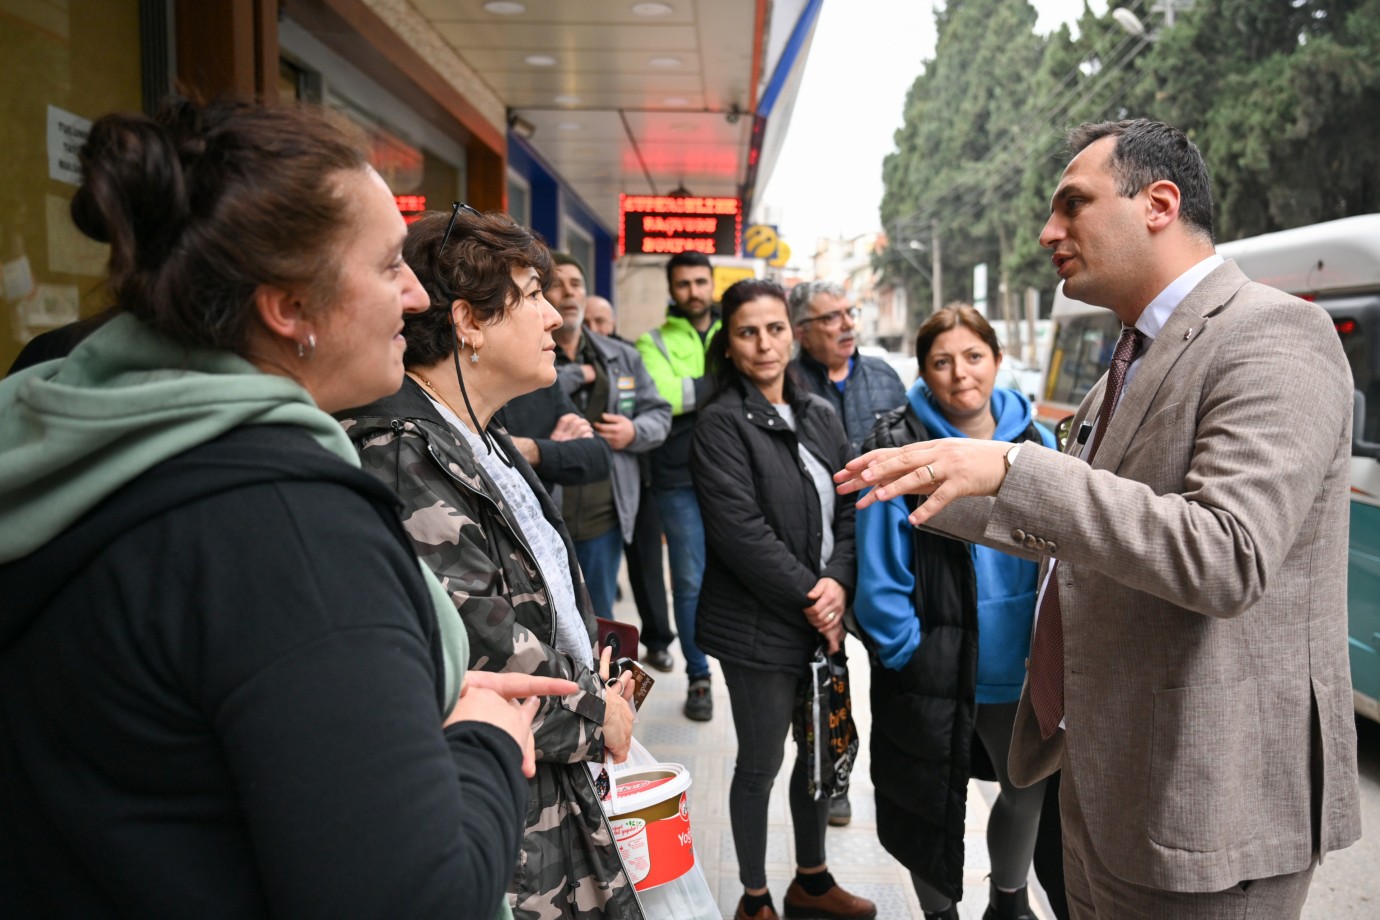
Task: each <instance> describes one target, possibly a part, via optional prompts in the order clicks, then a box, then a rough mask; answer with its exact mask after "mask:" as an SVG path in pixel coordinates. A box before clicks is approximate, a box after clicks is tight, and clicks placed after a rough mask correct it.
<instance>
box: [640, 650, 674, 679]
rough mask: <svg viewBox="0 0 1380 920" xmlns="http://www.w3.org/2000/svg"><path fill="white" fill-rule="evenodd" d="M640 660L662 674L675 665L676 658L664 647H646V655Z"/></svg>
mask: <svg viewBox="0 0 1380 920" xmlns="http://www.w3.org/2000/svg"><path fill="white" fill-rule="evenodd" d="M642 660H643V661H645V662H647V664H649V665H651V666H652V667H654V668H656V669H657V670H658V671H660V672H662V673H663V674H665V673H666V672H668V671H670V670H671V669H672V668H674V667H675V666H676V660H675V659H674V658H672V657H671V653H670V652H668V651H666V649H664V648H649V649H647V657H646V658H643V659H642Z"/></svg>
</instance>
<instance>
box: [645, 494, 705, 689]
mask: <svg viewBox="0 0 1380 920" xmlns="http://www.w3.org/2000/svg"><path fill="white" fill-rule="evenodd" d="M652 494H653V495H655V496H656V503H657V507H658V509H659V510H660V511H661V526H662V529H663V530H664V531H665V533H666V548H667V550H668V551H669V552H670V554H671V595H672V602H671V609H672V610H674V611H675V615H676V632H678V633H680V650H681V653H682V654H683V655H685V673H686V674H687V675H688V676H689V678H690V679H691V680H694V679H695V678H697V677H708V676H709V659H708V658H706V657H705V656H704V652H702V651H700V647H699V646H698V645H696V644H695V612H696V611H697V610H698V609H699V606H700V582H701V581H702V580H703V579H704V521H703V520H701V518H700V503H699V501H697V500H696V498H695V490H694V489H692V488H690V487H689V486H686V487H684V488H680V489H653V490H652Z"/></svg>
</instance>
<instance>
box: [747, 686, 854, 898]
mask: <svg viewBox="0 0 1380 920" xmlns="http://www.w3.org/2000/svg"><path fill="white" fill-rule="evenodd" d="M720 664H721V666H722V668H723V672H724V683H725V684H726V685H727V686H728V700H729V703H730V704H731V705H732V706H733V728H734V730H735V731H736V732H737V734H738V759H737V762H736V763H735V764H734V767H733V785H732V786H731V787H730V788H729V793H728V816H729V820H730V821H731V823H732V825H733V846H734V847H735V848H736V849H737V850H738V879H739V881H741V882H742V883H743V887H744V888H765V887H767V870H766V862H767V801H768V799H769V798H770V797H771V787H772V784H773V783H774V782H775V780H776V775H777V774H778V773H780V772H781V761H782V760H783V759H784V757H785V748H786V733H787V732H788V731H789V730H790V727H791V715H792V714H793V713H794V711H795V700H796V694H797V693H799V692H800V684H801V682H802V680H803V679H804V678H805V676H806V672H805V669H804V667H803V666H802V668H801V670H800V673H799V674H798V675H795V674H787V673H785V672H783V671H763V670H759V669H758V668H747V667H743V666H742V665H735V664H731V663H729V662H721V663H720ZM805 783H806V777H805V769H804V767H803V766H802V765H801V762H800V758H799V757H797V758H796V761H795V769H794V770H792V771H791V784H790V789H789V796H788V797H789V799H790V803H791V824H792V825H794V827H795V862H796V865H797V866H800V867H801V868H804V869H812V868H814V867H815V866H820V865H823V864H824V831H825V829H826V828H827V827H828V824H829V799H828V798H823V799H820V800H819V801H817V802H816V801H815V800H814V799H812V798H810V794H809V793H808V792H806V791H805Z"/></svg>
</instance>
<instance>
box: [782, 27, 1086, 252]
mask: <svg viewBox="0 0 1380 920" xmlns="http://www.w3.org/2000/svg"><path fill="white" fill-rule="evenodd" d="M1031 2H1032V5H1033V6H1034V7H1035V8H1036V9H1037V10H1038V11H1039V13H1040V19H1039V23H1038V25H1037V28H1038V29H1039V30H1040V31H1041V32H1050V31H1052V30H1053V29H1055V28H1057V27H1058V26H1059V25H1060V24H1061V23H1063V22H1069V21H1073V20H1075V19H1077V18H1078V16H1079V15H1080V14H1081V13H1082V10H1083V0H1031ZM1090 5H1091V6H1092V8H1093V9H1094V10H1096V11H1097V12H1099V13H1100V12H1103V11H1104V10H1106V8H1107V0H1090ZM934 43H935V34H934V4H933V2H932V0H825V3H824V7H823V10H822V11H821V12H820V16H819V22H818V23H817V24H816V26H815V34H814V39H813V41H812V43H811V45H810V54H809V57H808V58H807V59H806V61H805V75H804V77H803V79H802V81H801V85H800V94H799V95H798V96H797V97H796V101H795V109H794V111H793V112H792V114H791V122H790V127H789V128H788V130H787V133H786V141H785V144H784V146H783V147H782V150H781V155H780V157H779V158H778V159H777V161H776V168H775V170H774V171H773V172H772V175H771V180H770V182H769V184H768V185H767V187H766V189H765V191H764V193H763V195H762V203H763V205H764V206H765V207H766V212H765V217H766V219H767V221H768V222H770V223H776V224H778V225H779V226H780V230H781V237H782V239H783V240H785V242H786V243H787V244H788V245H790V247H791V248H792V250H794V255H795V258H796V259H797V260H799V257H800V256H801V255H805V254H809V253H812V252H813V251H814V240H815V237H818V236H857V235H859V234H862V233H868V232H870V231H873V230H878V229H880V218H879V217H878V216H877V208H878V205H879V204H880V203H881V200H882V158H883V157H885V156H886V155H887V154H888V153H890V152H891V151H892V149H893V148H894V144H893V142H892V135H893V134H894V133H895V131H896V129H897V128H899V127H900V126H901V115H902V107H903V106H904V105H905V99H906V91H907V90H908V89H910V85H911V83H913V82H914V81H915V77H916V75H917V74H918V73H919V72H920V62H921V61H923V60H925V59H927V58H930V57H932V56H933V55H934Z"/></svg>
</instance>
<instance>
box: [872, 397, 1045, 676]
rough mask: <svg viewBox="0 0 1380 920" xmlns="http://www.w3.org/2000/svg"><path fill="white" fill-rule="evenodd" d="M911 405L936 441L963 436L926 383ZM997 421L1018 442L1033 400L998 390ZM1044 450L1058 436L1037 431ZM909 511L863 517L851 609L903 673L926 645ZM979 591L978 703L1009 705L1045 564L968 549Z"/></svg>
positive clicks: (875, 508) (900, 508) (876, 508)
mask: <svg viewBox="0 0 1380 920" xmlns="http://www.w3.org/2000/svg"><path fill="white" fill-rule="evenodd" d="M906 398H907V400H908V401H909V403H910V407H911V408H912V409H913V410H914V411H915V414H916V415H917V416H919V418H920V421H921V422H922V423H924V425H925V427H926V428H927V429H928V430H929V431H930V433H931V434H932V435H933V436H934V437H936V438H941V437H943V438H961V437H964V435H963V433H962V432H960V431H959V430H958V429H957V428H955V427H954V426H953V425H952V424H951V423H950V422H949V420H948V419H946V418H945V417H944V415H943V413H942V412H940V411H939V407H938V405H937V404H936V403H935V400H934V396H933V394H931V393H930V389H929V387H928V386H926V384H925V382H924V381H923V380H917V381H915V383H914V384H912V385H911V388H910V390H909V391H908V392H907V394H906ZM992 414H993V415H994V416H995V417H996V420H997V430H996V433H995V434H994V435H993V439H994V440H998V441H1012V442H1015V441H1017V440H1020V438H1021V435H1022V434H1024V433H1025V432H1026V430H1027V429H1028V428H1029V427H1030V424H1031V419H1032V410H1031V407H1030V402H1029V400H1027V399H1026V398H1025V397H1024V396H1022V395H1021V394H1020V393H1018V392H1016V391H1015V390H1006V389H996V390H993V391H992ZM1036 429H1037V430H1038V431H1039V433H1040V439H1041V441H1042V443H1043V444H1044V445H1045V446H1046V447H1054V436H1053V434H1051V433H1050V432H1049V430H1048V429H1046V428H1045V427H1044V426H1042V425H1036ZM909 514H910V509H909V508H907V507H906V503H905V499H904V498H893V499H891V500H890V501H886V502H880V503H878V504H875V505H870V506H868V507H867V508H864V509H862V510H860V511H858V513H857V547H858V590H857V596H856V599H855V600H854V603H853V610H854V614H855V615H856V616H857V618H858V622H859V623H860V624H861V625H862V627H863V628H864V629H865V630H866V631H867V633H868V635H869V636H870V637H872V639H873V640H874V641H875V642H876V644H877V647H878V652H879V654H880V656H881V660H882V664H883V665H885V666H886V667H888V668H890V669H892V670H899V669H901V668H903V667H904V666H905V664H906V663H907V662H908V661H910V659H911V656H912V655H914V654H915V650H916V648H918V647H919V645H920V638H921V636H920V618H919V617H918V616H917V615H916V610H915V594H914V592H915V574H914V573H913V572H912V571H911V554H912V546H911V532H912V528H911V525H910V522H909V520H907V518H908V516H909ZM969 552H970V553H971V555H972V559H973V571H974V575H975V576H976V580H977V593H978V637H979V638H978V673H977V702H979V703H1010V702H1014V701H1016V700H1017V699H1019V698H1020V694H1021V684H1022V682H1023V681H1024V679H1025V658H1026V656H1027V654H1028V653H1029V651H1030V628H1031V623H1032V621H1033V619H1034V616H1035V599H1036V596H1037V594H1038V591H1039V585H1038V584H1037V582H1036V579H1037V577H1038V574H1039V566H1038V565H1036V564H1035V563H1034V562H1029V561H1026V560H1024V559H1018V558H1017V557H1015V556H1010V555H1007V554H1006V553H1003V552H1001V551H999V550H995V549H990V548H988V547H985V546H977V545H973V546H970V547H969Z"/></svg>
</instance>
